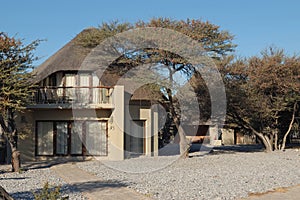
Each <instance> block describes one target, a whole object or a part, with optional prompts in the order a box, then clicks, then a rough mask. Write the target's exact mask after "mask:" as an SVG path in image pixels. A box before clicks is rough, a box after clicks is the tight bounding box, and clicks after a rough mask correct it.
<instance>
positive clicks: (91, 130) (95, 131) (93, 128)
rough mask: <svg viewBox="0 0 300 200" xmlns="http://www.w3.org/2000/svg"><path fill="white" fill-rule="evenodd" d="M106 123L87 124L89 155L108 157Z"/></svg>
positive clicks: (90, 122) (92, 122) (93, 122)
mask: <svg viewBox="0 0 300 200" xmlns="http://www.w3.org/2000/svg"><path fill="white" fill-rule="evenodd" d="M106 127H107V123H106V122H99V121H96V122H95V121H89V122H86V144H85V145H86V149H87V151H88V154H89V155H97V156H106V155H107V135H106V131H107V130H106Z"/></svg>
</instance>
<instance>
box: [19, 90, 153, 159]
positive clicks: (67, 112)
mask: <svg viewBox="0 0 300 200" xmlns="http://www.w3.org/2000/svg"><path fill="white" fill-rule="evenodd" d="M125 100H126V96H125V93H124V87H123V86H115V88H114V90H113V94H112V104H113V105H114V106H113V108H112V109H98V110H96V111H95V110H94V109H78V110H75V111H72V109H35V110H34V109H33V110H27V111H26V112H25V113H22V114H20V116H19V118H20V119H18V120H17V123H18V127H20V128H19V129H22V127H25V126H27V127H28V128H29V133H28V134H27V137H26V138H25V139H22V138H20V140H19V150H20V151H21V153H22V159H23V161H33V160H36V159H41V157H38V158H35V156H34V155H35V132H36V131H35V124H36V121H37V120H49V121H56V120H62V121H71V120H106V121H107V122H108V156H107V157H106V158H107V159H109V160H123V159H124V149H125V148H124V131H125V130H127V131H129V132H130V122H131V120H145V128H146V129H145V133H146V135H145V136H146V138H145V150H146V152H145V154H146V155H149V156H150V155H158V153H157V152H158V127H157V126H158V114H157V111H156V110H155V109H152V108H151V107H149V106H148V107H147V106H146V107H140V106H137V105H131V106H130V113H131V115H130V114H129V112H125V108H126V105H125V104H126V103H125ZM127 106H128V105H127ZM127 109H129V108H128V107H127ZM22 116H23V117H22ZM21 118H22V119H23V121H22V120H21ZM24 119H25V121H24ZM23 129H24V128H23ZM24 130H25V129H24ZM152 135H154V141H153V146H154V153H152V151H153V150H152V149H151V136H152ZM126 144H128V143H127V142H126ZM47 159H52V158H47Z"/></svg>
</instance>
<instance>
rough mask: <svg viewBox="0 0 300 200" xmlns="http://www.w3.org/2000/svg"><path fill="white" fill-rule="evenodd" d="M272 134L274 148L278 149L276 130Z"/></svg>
mask: <svg viewBox="0 0 300 200" xmlns="http://www.w3.org/2000/svg"><path fill="white" fill-rule="evenodd" d="M274 134H275V135H274V149H275V150H278V131H276V133H274Z"/></svg>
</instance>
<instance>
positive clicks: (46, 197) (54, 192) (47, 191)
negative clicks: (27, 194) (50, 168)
mask: <svg viewBox="0 0 300 200" xmlns="http://www.w3.org/2000/svg"><path fill="white" fill-rule="evenodd" d="M33 195H34V199H36V200H57V199H61V200H62V199H67V198H63V197H62V196H61V194H60V186H57V187H53V188H51V187H50V185H49V183H48V182H46V183H45V184H44V186H43V188H42V190H41V191H39V192H38V193H33Z"/></svg>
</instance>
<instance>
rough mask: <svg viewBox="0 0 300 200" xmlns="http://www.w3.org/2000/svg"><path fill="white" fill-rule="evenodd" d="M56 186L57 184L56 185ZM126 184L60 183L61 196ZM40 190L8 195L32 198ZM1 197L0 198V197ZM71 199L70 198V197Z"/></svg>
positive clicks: (40, 190) (114, 182)
mask: <svg viewBox="0 0 300 200" xmlns="http://www.w3.org/2000/svg"><path fill="white" fill-rule="evenodd" d="M56 186H57V185H56ZM56 186H52V187H51V189H53V188H54V187H56ZM127 186H128V185H127V184H125V183H122V182H119V181H109V182H107V181H105V182H104V181H88V182H83V183H76V184H64V185H61V186H60V188H61V190H60V191H61V195H62V196H63V197H66V196H68V195H67V194H70V193H72V192H74V191H76V192H83V193H90V192H93V191H96V190H100V191H101V189H103V190H104V189H107V188H122V187H127ZM41 192H42V188H39V189H37V190H32V191H23V192H16V193H11V194H10V195H11V196H12V197H13V198H15V199H34V195H33V194H39V193H41ZM0 199H1V198H0ZM70 200H71V198H70Z"/></svg>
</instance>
